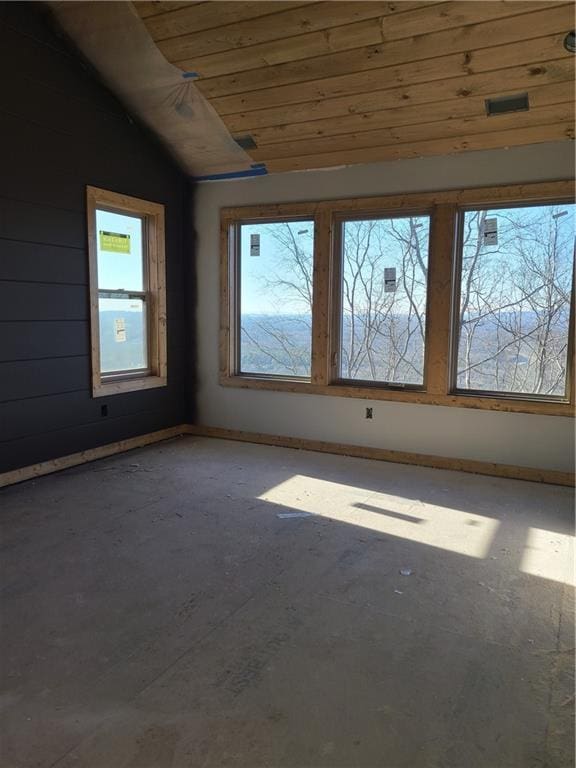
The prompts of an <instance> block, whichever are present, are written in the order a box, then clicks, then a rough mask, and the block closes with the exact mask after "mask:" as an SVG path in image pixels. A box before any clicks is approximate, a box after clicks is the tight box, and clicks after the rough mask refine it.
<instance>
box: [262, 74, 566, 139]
mask: <svg viewBox="0 0 576 768" xmlns="http://www.w3.org/2000/svg"><path fill="white" fill-rule="evenodd" d="M541 87H542V88H545V87H547V86H541ZM513 93H516V89H513V90H512V91H506V92H504V93H502V94H501V95H502V96H507V95H511V94H513ZM484 101H485V100H484V99H483V98H482V102H484ZM455 102H458V103H460V100H458V99H451V100H449V101H446V102H443V103H445V104H451V103H455ZM563 104H566V105H568V104H572V107H573V108H574V107H575V106H576V105H575V95H574V94H573V93H572V94H571V98H570V99H566V98H559V99H558V101H550V102H547V103H546V104H545V105H542V106H538V107H535V108H534V109H542V108H543V107H544V106H546V107H556V106H560V105H563ZM420 111H421V110H420ZM381 112H382V113H386V114H388V113H389V112H390V110H381ZM372 114H378V113H376V112H375V113H372ZM474 116H477V117H480V116H482V113H476V114H474V113H471V114H470V115H469V116H460V117H458V118H451V117H450V118H446V117H443V118H438V119H437V120H431V121H430V122H429V123H428V124H430V125H432V124H435V123H450V122H452V121H456V120H463V121H466V120H469V119H471V118H472V117H474ZM413 119H414V121H415V122H406V123H396V124H392V125H382V126H377V127H376V128H374V127H369V128H366V129H364V130H362V129H361V128H354V129H353V130H350V129H349V130H343V131H340V132H338V133H330V134H322V135H316V136H305V137H303V138H286V137H284V138H282V139H281V138H278V140H277V141H262V140H258V137H257V132H256V136H255V139H256V142H257V144H258V148H259V149H260V148H262V149H264V148H265V147H273V146H275V145H280V146H282V145H283V144H285V143H286V142H291V141H315V140H316V139H321V138H326V139H336V138H338V137H340V136H350V135H352V134H354V135H360V136H361V135H362V134H363V133H369V132H370V131H372V130H378V129H381V130H386V129H390V128H398V129H402V128H409V127H411V126H413V125H420V124H421V121H419V120H418V119H417V118H416V117H415V118H413Z"/></svg>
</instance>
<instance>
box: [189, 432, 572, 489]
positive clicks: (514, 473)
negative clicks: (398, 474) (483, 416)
mask: <svg viewBox="0 0 576 768" xmlns="http://www.w3.org/2000/svg"><path fill="white" fill-rule="evenodd" d="M187 433H188V434H190V435H196V436H198V437H216V438H220V439H223V440H239V441H241V442H245V443H259V444H261V445H275V446H279V447H281V448H298V449H301V450H306V451H318V452H320V453H334V454H337V455H339V456H354V457H356V458H360V459H376V460H378V461H389V462H394V463H396V464H413V465H416V466H421V467H432V468H434V469H450V470H456V471H459V472H471V473H473V474H477V475H489V476H492V477H506V478H509V479H514V480H528V481H530V482H534V483H550V484H551V485H567V486H573V485H574V474H573V473H571V472H559V471H557V470H553V469H534V468H532V467H517V466H514V465H511V464H493V463H491V462H487V461H474V460H472V459H451V458H447V457H444V456H431V455H430V454H425V453H407V452H405V451H392V450H388V449H387V448H369V447H365V446H359V445H345V444H342V443H327V442H323V441H320V440H306V439H304V438H300V437H282V436H280V435H266V434H262V433H259V432H242V431H239V430H234V429H223V428H221V427H206V426H201V425H196V424H190V425H188V429H187Z"/></svg>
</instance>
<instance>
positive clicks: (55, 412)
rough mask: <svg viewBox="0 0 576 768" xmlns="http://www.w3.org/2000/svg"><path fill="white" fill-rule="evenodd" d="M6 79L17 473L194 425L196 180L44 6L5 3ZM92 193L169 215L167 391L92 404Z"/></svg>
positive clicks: (6, 280) (7, 426)
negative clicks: (138, 200) (190, 220)
mask: <svg viewBox="0 0 576 768" xmlns="http://www.w3.org/2000/svg"><path fill="white" fill-rule="evenodd" d="M0 67H1V69H2V72H3V73H4V76H3V78H2V99H1V100H0V133H1V136H2V141H1V143H0V146H1V147H2V155H1V162H0V472H3V471H8V470H11V469H15V468H18V467H21V466H25V465H28V464H34V463H36V462H40V461H44V460H46V459H51V458H54V457H57V456H63V455H66V454H69V453H74V452H76V451H80V450H84V449H86V448H91V447H94V446H97V445H101V444H105V443H109V442H113V441H115V440H120V439H123V438H127V437H132V436H135V435H138V434H143V433H147V432H151V431H154V430H157V429H162V428H164V427H168V426H171V425H174V424H179V423H181V422H183V421H185V420H187V417H188V403H189V401H190V399H191V398H190V390H191V385H189V384H188V385H187V383H186V377H187V374H188V367H187V366H188V360H189V358H190V356H191V344H190V341H191V334H190V333H189V325H188V315H187V302H188V295H189V294H188V290H187V282H189V281H190V273H189V269H188V267H189V262H188V261H187V260H186V259H185V253H184V247H183V234H184V216H185V210H186V203H185V200H186V190H187V181H186V179H185V178H184V176H183V175H182V174H181V173H180V171H179V170H178V169H177V168H176V166H175V165H174V163H173V162H172V160H171V159H170V158H169V157H168V156H167V155H166V153H165V152H164V151H163V150H162V149H161V148H160V147H159V145H158V144H157V143H156V141H155V140H154V139H152V138H151V137H150V136H149V135H148V134H147V133H146V132H145V131H144V130H143V129H142V128H140V127H139V126H138V125H137V124H135V123H134V122H132V121H131V120H130V119H129V118H128V116H127V114H126V113H125V111H124V109H123V108H122V107H121V105H120V104H119V103H118V102H117V101H116V100H115V98H114V97H113V96H112V95H111V94H110V93H109V92H108V91H107V90H106V89H105V88H104V87H102V85H101V84H100V83H99V82H98V81H97V80H96V79H95V77H94V76H93V75H92V74H91V72H90V71H88V70H87V69H86V68H85V67H84V66H83V65H82V62H81V61H80V60H79V59H78V58H77V56H76V55H75V54H74V52H73V51H72V50H71V49H70V48H69V47H68V46H67V45H66V43H65V42H64V41H63V40H62V39H60V38H59V37H58V36H57V35H55V34H54V32H53V29H52V27H51V24H50V22H49V19H47V17H46V15H45V14H44V13H43V9H42V8H41V7H39V6H37V5H36V4H35V3H0ZM87 184H92V185H94V186H99V187H104V188H106V189H111V190H113V191H116V192H123V193H125V194H129V195H134V196H135V197H142V198H145V199H149V200H154V201H157V202H159V203H163V204H164V205H165V206H166V227H167V239H166V254H167V313H168V339H169V343H168V379H169V385H168V387H167V388H163V389H156V390H147V391H141V392H134V393H127V394H122V395H115V396H113V397H107V398H98V399H93V398H92V397H91V392H90V358H89V352H90V338H89V326H88V317H89V303H88V299H89V297H88V275H87V251H86V211H85V208H86V205H85V187H86V185H87ZM103 405H107V406H108V413H107V415H102V412H101V411H102V406H103Z"/></svg>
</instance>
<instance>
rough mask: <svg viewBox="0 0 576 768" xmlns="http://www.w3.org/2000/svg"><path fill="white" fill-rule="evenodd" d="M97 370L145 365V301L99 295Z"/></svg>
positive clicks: (111, 370)
mask: <svg viewBox="0 0 576 768" xmlns="http://www.w3.org/2000/svg"><path fill="white" fill-rule="evenodd" d="M98 304H99V311H100V370H101V372H102V373H113V372H115V371H132V370H141V369H144V368H147V366H148V353H147V341H146V304H145V302H144V301H143V300H142V299H141V298H127V297H126V298H124V297H123V298H113V299H105V298H100V299H99V302H98Z"/></svg>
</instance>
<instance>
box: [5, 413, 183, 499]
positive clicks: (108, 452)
mask: <svg viewBox="0 0 576 768" xmlns="http://www.w3.org/2000/svg"><path fill="white" fill-rule="evenodd" d="M188 429H189V425H188V424H179V425H178V426H176V427H168V428H167V429H160V430H158V432H149V433H148V434H146V435H138V437H129V438H127V439H126V440H118V441H117V442H115V443H108V444H107V445H100V446H98V448H88V449H87V450H85V451H80V452H79V453H71V454H70V455H69V456H61V457H59V458H57V459H50V460H49V461H43V462H41V463H40V464H32V465H31V466H29V467H22V469H14V470H12V471H11V472H4V473H3V474H0V488H3V487H5V486H7V485H14V484H15V483H21V482H23V481H24V480H31V479H32V478H34V477H41V476H42V475H49V474H51V473H52V472H60V471H61V470H62V469H69V468H70V467H76V466H78V465H79V464H87V463H88V462H90V461H96V460H97V459H104V458H106V457H107V456H114V455H115V454H117V453H125V452H126V451H131V450H133V449H134V448H143V447H144V446H145V445H151V444H152V443H159V442H161V441H162V440H170V438H172V437H179V436H180V435H184V434H187V433H188Z"/></svg>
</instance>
